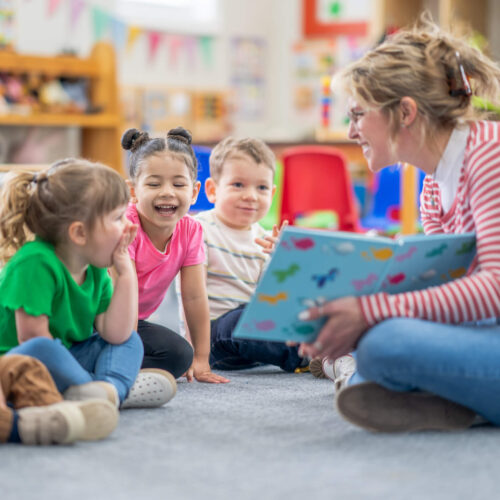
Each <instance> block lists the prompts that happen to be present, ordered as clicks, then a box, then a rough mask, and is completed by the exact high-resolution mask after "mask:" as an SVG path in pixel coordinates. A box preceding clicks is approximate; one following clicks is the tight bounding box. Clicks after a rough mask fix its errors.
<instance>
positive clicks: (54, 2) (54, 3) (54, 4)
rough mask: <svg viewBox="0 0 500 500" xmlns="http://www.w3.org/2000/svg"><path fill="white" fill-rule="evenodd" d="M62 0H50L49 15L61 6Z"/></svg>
mask: <svg viewBox="0 0 500 500" xmlns="http://www.w3.org/2000/svg"><path fill="white" fill-rule="evenodd" d="M60 3H61V0H49V4H48V8H49V16H52V15H53V14H54V13H55V11H56V10H57V8H58V7H59V5H60Z"/></svg>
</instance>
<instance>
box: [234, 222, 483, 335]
mask: <svg viewBox="0 0 500 500" xmlns="http://www.w3.org/2000/svg"><path fill="white" fill-rule="evenodd" d="M475 247H476V239H475V235H474V233H463V234H435V235H415V236H405V237H401V238H398V239H390V238H384V237H378V236H374V237H369V236H363V235H360V234H355V233H347V232H330V231H321V230H314V229H304V228H298V227H286V228H285V229H284V230H283V232H282V234H281V237H280V240H279V241H278V243H277V246H276V249H275V251H274V253H273V255H272V257H271V260H270V262H269V265H268V266H267V269H266V271H265V273H264V276H263V277H262V279H261V280H260V282H259V284H258V286H257V289H256V291H255V293H254V295H253V296H252V299H251V301H250V302H249V304H248V305H247V306H246V308H245V310H244V312H243V314H242V315H241V318H240V321H239V322H238V325H237V326H236V329H235V331H234V334H233V335H234V337H236V338H246V339H259V340H271V341H286V340H290V341H296V342H311V341H312V340H314V339H315V338H316V336H317V334H318V332H319V330H320V328H321V326H322V325H323V324H324V323H325V321H326V319H325V318H322V319H319V320H315V321H300V320H299V319H298V317H297V316H298V314H299V312H300V311H303V310H305V309H307V308H309V307H313V306H317V305H321V304H323V303H325V302H327V301H329V300H332V299H336V298H340V297H345V296H349V295H355V296H359V295H369V294H372V293H376V292H387V293H391V294H393V293H400V292H406V291H410V290H419V289H422V288H428V287H431V286H436V285H441V284H442V283H445V282H446V281H450V280H453V279H456V278H460V277H462V276H464V275H465V274H466V273H467V270H468V268H469V266H470V265H471V263H472V260H473V258H474V256H475V254H476V248H475Z"/></svg>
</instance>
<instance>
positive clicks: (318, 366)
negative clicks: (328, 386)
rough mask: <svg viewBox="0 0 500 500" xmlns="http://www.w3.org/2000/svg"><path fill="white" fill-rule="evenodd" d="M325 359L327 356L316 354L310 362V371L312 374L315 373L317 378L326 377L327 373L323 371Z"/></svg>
mask: <svg viewBox="0 0 500 500" xmlns="http://www.w3.org/2000/svg"><path fill="white" fill-rule="evenodd" d="M323 359H326V358H322V357H320V356H316V357H315V358H313V359H311V361H310V362H309V371H310V372H311V375H313V376H314V377H316V378H325V377H326V375H325V374H324V373H323Z"/></svg>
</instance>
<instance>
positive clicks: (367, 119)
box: [348, 98, 397, 172]
mask: <svg viewBox="0 0 500 500" xmlns="http://www.w3.org/2000/svg"><path fill="white" fill-rule="evenodd" d="M348 106H349V111H348V115H349V117H350V119H351V121H350V124H349V130H348V137H349V139H353V140H355V141H357V142H358V144H359V145H360V146H361V149H362V150H363V155H364V157H365V158H366V161H367V162H368V168H369V169H370V170H371V171H372V172H378V171H379V170H381V169H383V168H384V167H387V166H389V165H392V164H394V163H396V162H397V158H396V155H395V154H394V152H395V148H394V139H393V138H391V136H390V127H389V117H388V116H387V115H386V114H385V113H384V112H383V111H382V110H379V109H366V108H363V107H362V106H360V105H359V104H358V102H357V101H356V100H355V99H353V98H350V99H349V101H348Z"/></svg>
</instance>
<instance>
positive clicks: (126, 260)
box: [113, 220, 138, 276]
mask: <svg viewBox="0 0 500 500" xmlns="http://www.w3.org/2000/svg"><path fill="white" fill-rule="evenodd" d="M137 228H138V226H137V224H132V222H130V221H128V220H127V222H126V223H125V228H124V229H123V234H122V237H121V238H120V241H119V242H118V245H116V248H115V251H114V252H113V266H114V268H115V271H116V274H117V275H118V276H119V275H120V274H123V273H124V272H127V271H128V270H129V269H131V266H130V262H131V261H130V256H129V253H128V247H129V245H130V244H131V243H132V242H133V241H134V238H135V235H136V234H137Z"/></svg>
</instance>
